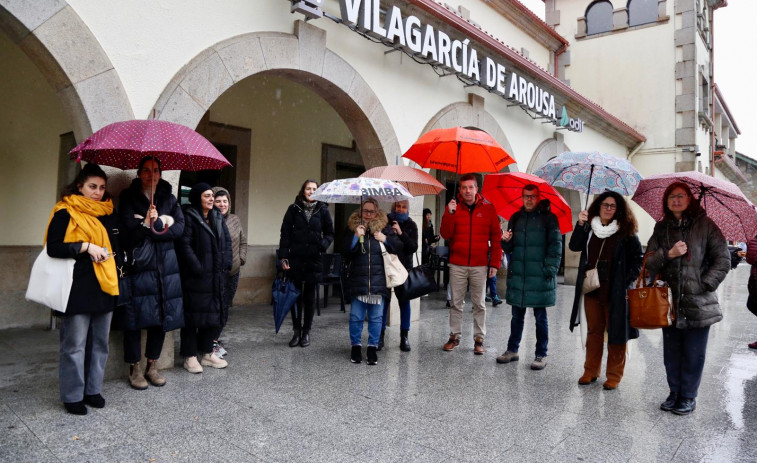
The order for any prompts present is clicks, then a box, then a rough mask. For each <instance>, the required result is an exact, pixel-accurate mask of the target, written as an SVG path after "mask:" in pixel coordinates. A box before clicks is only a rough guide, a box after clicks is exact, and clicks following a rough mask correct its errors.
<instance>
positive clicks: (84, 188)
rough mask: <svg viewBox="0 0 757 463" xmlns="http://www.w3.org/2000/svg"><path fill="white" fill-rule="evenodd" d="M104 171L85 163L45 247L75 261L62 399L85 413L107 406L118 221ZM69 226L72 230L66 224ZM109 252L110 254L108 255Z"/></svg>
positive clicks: (63, 338)
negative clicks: (105, 389) (105, 393)
mask: <svg viewBox="0 0 757 463" xmlns="http://www.w3.org/2000/svg"><path fill="white" fill-rule="evenodd" d="M106 181H107V176H106V175H105V172H103V171H102V169H100V167H99V166H97V165H96V164H87V165H86V166H84V168H83V169H82V170H81V172H79V174H78V175H77V176H76V179H75V180H74V182H73V183H72V184H71V185H69V186H68V187H66V189H65V190H64V191H63V195H62V199H61V201H60V202H58V204H56V205H55V207H54V208H53V213H52V214H51V216H50V223H49V224H48V227H47V234H46V236H45V245H46V249H47V254H48V255H49V256H50V257H55V258H59V259H73V260H74V261H75V262H74V267H73V281H72V284H71V293H70V294H69V297H68V304H67V305H66V311H65V313H63V314H61V317H62V320H63V322H62V324H61V327H60V368H59V370H58V374H59V380H60V399H61V401H62V402H63V405H64V406H65V408H66V411H68V412H69V413H73V414H75V415H86V414H87V407H86V406H85V404H86V405H89V406H91V407H95V408H102V407H104V406H105V399H104V398H103V396H102V395H101V394H100V392H101V391H102V383H103V375H104V373H105V362H106V361H107V359H108V335H109V333H110V322H111V317H112V316H113V310H114V309H115V307H116V296H118V274H117V269H116V265H117V263H116V262H115V259H114V258H113V256H115V255H118V251H119V250H118V241H117V237H118V218H117V216H116V215H114V214H113V202H112V201H111V200H110V198H109V197H108V196H107V194H106V193H105V182H106ZM70 225H73V226H70ZM111 253H112V254H111Z"/></svg>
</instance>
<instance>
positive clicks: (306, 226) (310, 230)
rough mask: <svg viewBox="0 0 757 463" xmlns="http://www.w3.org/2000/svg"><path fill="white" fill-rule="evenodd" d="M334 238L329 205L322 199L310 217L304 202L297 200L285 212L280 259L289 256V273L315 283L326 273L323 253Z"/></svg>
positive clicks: (299, 278) (296, 278) (299, 279)
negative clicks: (308, 217)
mask: <svg viewBox="0 0 757 463" xmlns="http://www.w3.org/2000/svg"><path fill="white" fill-rule="evenodd" d="M332 241H334V222H333V221H332V220H331V213H330V212H329V206H328V204H326V203H323V202H320V201H318V202H317V203H316V205H315V206H314V209H313V215H311V216H310V220H307V219H306V217H305V212H304V205H303V204H302V202H301V201H295V202H294V203H293V204H291V205H290V206H289V208H288V209H287V211H286V213H285V214H284V221H283V223H282V224H281V239H280V240H279V251H278V253H279V259H287V260H289V267H290V270H289V276H290V278H292V279H293V280H295V281H305V282H308V283H315V282H318V281H321V277H322V274H323V262H322V257H321V256H322V255H323V253H324V252H326V249H328V247H329V246H330V245H331V242H332Z"/></svg>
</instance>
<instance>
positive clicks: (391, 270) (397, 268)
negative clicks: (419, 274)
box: [379, 243, 407, 288]
mask: <svg viewBox="0 0 757 463" xmlns="http://www.w3.org/2000/svg"><path fill="white" fill-rule="evenodd" d="M379 244H380V245H381V256H382V257H383V258H384V275H385V276H386V287H387V288H396V287H397V286H400V285H402V284H403V283H405V280H407V269H406V268H405V266H404V265H402V262H400V258H399V257H397V254H392V253H390V252H387V251H386V248H385V247H384V243H379Z"/></svg>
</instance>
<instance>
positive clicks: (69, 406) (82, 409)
mask: <svg viewBox="0 0 757 463" xmlns="http://www.w3.org/2000/svg"><path fill="white" fill-rule="evenodd" d="M63 406H64V407H66V411H67V412H68V413H70V414H72V415H86V414H87V407H86V406H84V401H83V400H82V401H80V402H63Z"/></svg>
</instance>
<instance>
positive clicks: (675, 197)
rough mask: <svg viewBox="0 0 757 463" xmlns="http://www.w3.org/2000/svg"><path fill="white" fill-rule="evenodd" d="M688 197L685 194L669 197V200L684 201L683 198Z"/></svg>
mask: <svg viewBox="0 0 757 463" xmlns="http://www.w3.org/2000/svg"><path fill="white" fill-rule="evenodd" d="M686 197H687V195H685V194H678V195H670V196H668V199H683V198H686Z"/></svg>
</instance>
